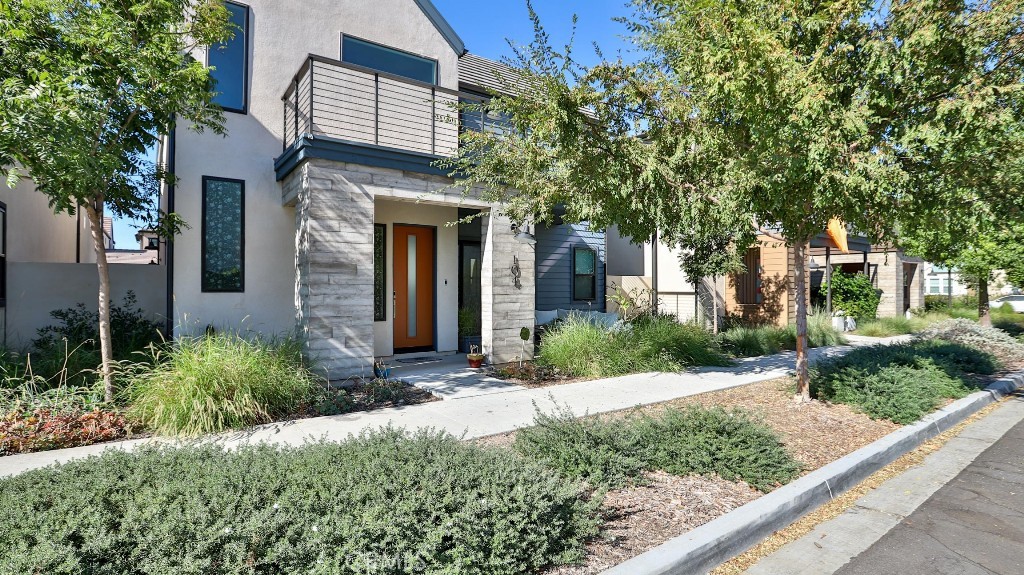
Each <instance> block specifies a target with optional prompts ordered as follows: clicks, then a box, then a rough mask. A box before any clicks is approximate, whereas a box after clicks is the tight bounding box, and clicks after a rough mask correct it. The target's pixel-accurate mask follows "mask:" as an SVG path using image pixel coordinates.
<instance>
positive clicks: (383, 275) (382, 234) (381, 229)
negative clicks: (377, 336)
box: [373, 224, 388, 321]
mask: <svg viewBox="0 0 1024 575" xmlns="http://www.w3.org/2000/svg"><path fill="white" fill-rule="evenodd" d="M386 249H387V226H385V225H384V224H373V321H387V319H388V311H387V305H388V304H387V301H388V299H387V280H388V277H387V264H386V263H385V262H386V259H385V258H386V255H385V251H386Z"/></svg>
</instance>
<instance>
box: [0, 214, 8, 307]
mask: <svg viewBox="0 0 1024 575" xmlns="http://www.w3.org/2000/svg"><path fill="white" fill-rule="evenodd" d="M0 307H7V204H5V203H3V202H0Z"/></svg>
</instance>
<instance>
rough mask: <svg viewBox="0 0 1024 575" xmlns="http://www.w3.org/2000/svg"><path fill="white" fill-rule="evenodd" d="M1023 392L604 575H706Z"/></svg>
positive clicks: (954, 408) (1010, 384)
mask: <svg viewBox="0 0 1024 575" xmlns="http://www.w3.org/2000/svg"><path fill="white" fill-rule="evenodd" d="M1021 387H1024V372H1018V373H1015V374H1012V375H1010V376H1008V377H1005V378H1003V379H1000V380H997V381H995V382H993V383H992V384H991V385H989V386H988V387H987V388H985V390H984V391H979V392H977V393H973V394H971V395H969V396H967V397H965V398H963V399H961V400H958V401H956V402H954V403H951V404H950V405H948V406H946V407H944V408H942V409H940V410H938V411H935V412H934V413H931V414H929V415H927V416H925V417H924V418H923V419H921V421H919V422H917V423H915V424H913V425H908V426H907V427H904V428H902V429H899V430H897V431H894V432H893V433H890V434H889V435H887V436H885V437H883V438H882V439H879V440H878V441H876V442H874V443H872V444H871V445H868V446H866V447H863V448H861V449H859V450H857V451H855V452H853V453H851V454H849V455H847V456H846V457H843V458H842V459H838V460H836V461H833V462H832V463H830V464H828V465H826V466H825V467H822V468H820V469H818V470H816V471H813V472H811V473H809V474H807V475H805V476H804V477H801V478H800V479H797V480H796V481H794V482H792V483H790V484H788V485H785V486H783V487H780V488H779V489H776V490H775V491H773V492H771V493H769V494H767V495H765V496H763V497H761V498H759V499H757V500H755V501H752V502H750V503H748V504H746V505H744V506H742V507H740V508H739V509H736V510H734V511H732V512H730V513H727V514H725V515H723V516H722V517H719V518H718V519H715V520H714V521H711V522H709V523H706V524H704V525H701V526H700V527H698V528H696V529H694V530H692V531H690V532H688V533H684V534H683V535H680V536H679V537H676V538H675V539H672V540H670V541H668V542H666V543H663V544H662V545H659V546H658V547H655V548H654V549H651V550H650V551H648V552H646V553H644V554H642V555H639V556H637V557H634V558H632V559H630V560H628V561H626V562H624V563H620V564H619V565H616V566H615V567H612V568H611V569H608V570H606V571H604V575H693V574H695V573H707V572H708V571H710V570H712V569H714V568H715V567H717V566H718V565H721V564H722V563H724V562H726V561H728V560H729V559H731V558H733V557H735V556H737V555H739V554H740V553H743V552H744V551H746V550H747V549H749V548H751V547H753V546H754V545H755V544H756V543H758V542H760V541H761V540H762V539H764V538H765V537H767V536H769V535H771V534H772V533H774V532H776V531H778V530H780V529H783V528H784V527H786V526H788V525H789V524H790V523H793V522H794V521H796V520H797V519H799V518H800V517H803V516H804V515H806V514H807V513H810V512H811V511H813V510H814V509H816V508H817V507H818V506H820V505H822V504H824V503H826V502H828V501H829V500H831V499H832V498H834V497H835V496H837V495H839V494H841V493H843V492H845V491H847V490H848V489H850V488H851V487H854V486H855V485H857V484H858V483H860V482H861V481H863V480H864V479H865V478H867V477H868V476H869V475H871V474H872V473H874V472H876V471H878V470H879V469H881V468H882V467H885V466H886V465H888V464H889V463H891V462H893V461H894V460H896V459H898V458H899V457H900V456H902V455H903V454H905V453H907V452H909V451H911V450H912V449H914V448H916V447H917V446H918V445H920V444H922V443H924V442H925V441H927V440H929V439H931V438H933V437H935V436H936V435H939V434H940V433H942V432H943V431H946V430H947V429H949V428H951V427H953V426H954V425H956V424H958V423H960V422H961V421H963V420H964V419H966V418H967V417H969V416H970V415H971V414H973V413H975V412H977V411H978V410H980V409H981V408H983V407H985V406H986V405H989V404H990V403H993V402H995V401H997V400H998V399H1000V398H1002V397H1003V396H1005V395H1008V394H1010V393H1013V392H1014V391H1015V390H1017V389H1020V388H1021Z"/></svg>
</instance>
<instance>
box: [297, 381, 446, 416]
mask: <svg viewBox="0 0 1024 575" xmlns="http://www.w3.org/2000/svg"><path fill="white" fill-rule="evenodd" d="M324 395H325V397H322V398H321V399H320V401H319V402H318V404H312V405H304V406H302V407H301V408H300V409H299V411H298V412H297V413H294V414H292V415H291V417H289V418H287V419H288V420H292V419H308V418H310V417H322V416H325V415H341V414H345V413H354V412H359V411H373V410H375V409H384V408H388V407H402V406H406V405H418V404H421V403H430V402H432V401H440V400H441V398H440V397H438V396H436V395H434V394H433V393H430V392H429V391H427V390H425V389H420V388H418V387H416V386H414V385H409V384H408V383H405V382H404V381H400V380H390V381H384V380H380V379H359V380H349V381H348V382H346V384H345V385H342V386H334V385H332V386H331V387H330V388H328V389H326V390H325V391H324Z"/></svg>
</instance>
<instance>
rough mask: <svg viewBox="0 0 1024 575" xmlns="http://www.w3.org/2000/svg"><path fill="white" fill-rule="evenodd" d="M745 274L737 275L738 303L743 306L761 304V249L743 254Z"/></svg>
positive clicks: (753, 249) (750, 250) (751, 249)
mask: <svg viewBox="0 0 1024 575" xmlns="http://www.w3.org/2000/svg"><path fill="white" fill-rule="evenodd" d="M743 267H745V268H746V269H745V270H744V271H743V273H740V274H737V275H736V301H737V303H739V304H741V305H756V304H760V303H761V248H750V249H748V250H747V253H745V254H743Z"/></svg>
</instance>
